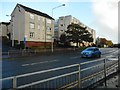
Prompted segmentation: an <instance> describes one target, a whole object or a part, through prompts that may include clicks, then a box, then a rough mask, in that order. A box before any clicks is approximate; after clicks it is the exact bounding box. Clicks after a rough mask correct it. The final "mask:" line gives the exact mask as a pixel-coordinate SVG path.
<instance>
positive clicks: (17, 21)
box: [11, 4, 54, 47]
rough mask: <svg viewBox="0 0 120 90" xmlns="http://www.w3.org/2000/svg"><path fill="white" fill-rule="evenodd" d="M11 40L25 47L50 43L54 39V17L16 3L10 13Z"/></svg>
mask: <svg viewBox="0 0 120 90" xmlns="http://www.w3.org/2000/svg"><path fill="white" fill-rule="evenodd" d="M11 25H12V34H11V35H12V36H11V37H12V38H11V39H12V40H17V41H18V44H21V43H24V42H25V43H26V47H32V46H44V44H48V45H50V43H51V42H53V41H54V40H53V39H52V37H53V36H54V19H53V18H52V17H51V16H49V15H47V14H45V13H42V12H40V11H37V10H34V9H31V8H29V7H26V6H23V5H21V4H17V5H16V7H15V8H14V10H13V12H12V14H11Z"/></svg>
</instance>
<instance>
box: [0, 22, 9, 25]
mask: <svg viewBox="0 0 120 90" xmlns="http://www.w3.org/2000/svg"><path fill="white" fill-rule="evenodd" d="M0 24H5V25H9V24H10V22H0Z"/></svg>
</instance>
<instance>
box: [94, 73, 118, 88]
mask: <svg viewBox="0 0 120 90" xmlns="http://www.w3.org/2000/svg"><path fill="white" fill-rule="evenodd" d="M106 84H107V86H105V83H104V82H103V83H101V84H100V85H99V86H97V88H96V89H95V90H97V89H113V90H120V73H117V75H114V76H113V77H111V78H109V79H108V80H107V81H106Z"/></svg>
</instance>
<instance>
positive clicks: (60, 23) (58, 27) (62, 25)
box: [55, 15, 96, 43]
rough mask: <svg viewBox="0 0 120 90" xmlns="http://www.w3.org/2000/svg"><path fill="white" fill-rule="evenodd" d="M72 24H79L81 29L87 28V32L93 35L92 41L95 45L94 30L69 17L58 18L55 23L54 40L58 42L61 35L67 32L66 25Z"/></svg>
mask: <svg viewBox="0 0 120 90" xmlns="http://www.w3.org/2000/svg"><path fill="white" fill-rule="evenodd" d="M72 23H74V24H79V25H80V26H82V27H87V30H88V31H89V32H90V33H91V34H92V35H93V39H94V40H93V43H95V39H96V33H95V30H93V29H91V28H89V27H88V26H86V25H85V24H83V23H82V22H80V20H78V19H76V18H75V17H73V16H71V15H68V16H62V17H59V19H58V20H56V21H55V39H57V40H59V38H60V36H61V34H62V33H65V31H67V27H68V25H70V24H72Z"/></svg>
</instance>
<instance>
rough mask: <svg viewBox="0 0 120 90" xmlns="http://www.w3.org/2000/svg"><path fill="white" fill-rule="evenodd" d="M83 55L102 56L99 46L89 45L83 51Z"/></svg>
mask: <svg viewBox="0 0 120 90" xmlns="http://www.w3.org/2000/svg"><path fill="white" fill-rule="evenodd" d="M81 57H99V58H100V57H101V51H100V50H99V48H97V47H88V48H86V49H85V50H83V51H82V52H81Z"/></svg>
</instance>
